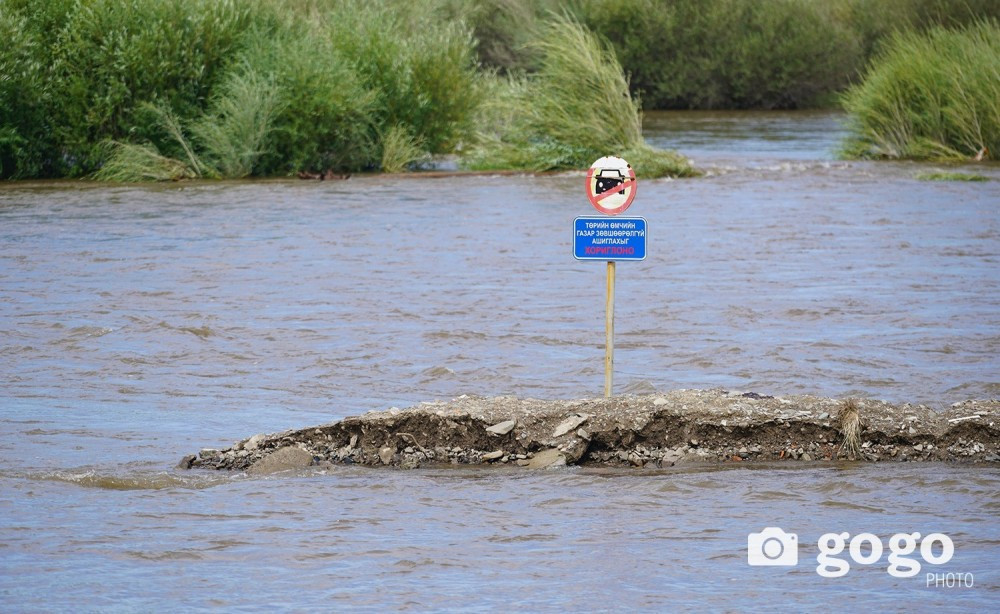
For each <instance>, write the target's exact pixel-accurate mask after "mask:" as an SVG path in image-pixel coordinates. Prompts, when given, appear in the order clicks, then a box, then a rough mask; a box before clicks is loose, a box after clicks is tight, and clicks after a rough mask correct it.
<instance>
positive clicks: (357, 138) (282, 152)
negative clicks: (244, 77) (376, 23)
mask: <svg viewBox="0 0 1000 614" xmlns="http://www.w3.org/2000/svg"><path fill="white" fill-rule="evenodd" d="M240 61H241V62H242V63H243V64H244V65H245V66H251V67H253V68H254V69H255V70H257V71H259V72H260V73H262V74H266V75H271V77H272V78H273V80H274V84H275V86H276V87H277V91H278V100H279V105H278V111H277V112H276V113H275V116H274V121H273V126H272V127H273V131H272V132H271V133H270V136H269V138H268V139H267V141H266V147H265V151H264V153H263V155H262V156H261V159H260V161H259V164H258V167H257V174H261V175H288V174H291V173H294V172H296V171H302V170H310V171H324V170H326V169H330V168H333V169H338V170H352V171H356V170H363V169H370V168H374V167H377V161H378V151H377V140H376V133H375V130H374V127H373V116H372V115H373V110H374V101H375V93H374V92H372V91H371V90H370V89H369V88H368V87H367V86H366V84H365V83H364V82H363V81H362V79H361V78H360V77H359V76H358V74H357V71H356V70H355V68H354V64H353V61H352V59H350V58H347V57H345V56H344V55H343V54H342V53H341V52H340V51H339V50H338V49H337V48H336V46H335V45H334V36H333V34H332V33H331V32H330V31H329V29H328V28H327V27H325V25H323V24H321V23H318V22H317V21H316V20H315V19H309V18H306V16H304V15H302V14H294V15H291V16H289V17H288V18H287V19H286V18H282V19H281V20H279V22H278V23H275V24H273V25H272V26H271V27H270V28H263V27H262V28H261V29H260V30H257V31H254V32H253V33H252V34H251V35H250V36H249V40H248V44H247V46H246V49H245V51H244V52H243V54H242V55H241V60H240Z"/></svg>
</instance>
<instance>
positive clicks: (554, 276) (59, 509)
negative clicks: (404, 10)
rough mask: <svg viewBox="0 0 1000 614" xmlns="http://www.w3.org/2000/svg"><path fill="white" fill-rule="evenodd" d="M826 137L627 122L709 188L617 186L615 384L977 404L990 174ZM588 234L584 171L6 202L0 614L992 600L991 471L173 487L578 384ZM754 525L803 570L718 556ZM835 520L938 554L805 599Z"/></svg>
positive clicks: (998, 278) (403, 475) (54, 193)
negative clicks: (263, 450)
mask: <svg viewBox="0 0 1000 614" xmlns="http://www.w3.org/2000/svg"><path fill="white" fill-rule="evenodd" d="M840 120H841V118H840V117H839V116H837V115H834V114H828V113H807V114H759V113H758V114H753V113H751V114H704V113H692V114H688V113H680V114H651V115H649V116H647V118H646V125H647V136H648V137H649V138H650V140H651V141H653V142H654V143H656V144H659V145H662V146H674V147H678V148H680V149H681V150H683V151H685V152H686V153H687V154H688V155H690V156H692V157H693V158H694V159H695V161H696V162H697V163H698V164H699V165H700V166H702V167H703V168H709V169H710V173H709V176H708V177H706V178H702V179H697V180H684V181H667V180H656V181H642V178H641V177H640V184H639V191H638V196H637V198H636V201H635V204H634V205H633V206H632V208H631V209H630V210H629V212H628V213H629V214H634V215H641V216H644V217H645V218H646V219H647V220H648V223H649V232H650V243H649V257H648V258H647V260H645V261H643V262H640V263H623V264H621V265H619V267H618V288H617V299H618V301H617V320H616V328H617V335H616V347H617V352H616V363H617V364H616V367H617V368H616V392H618V393H620V394H621V393H629V392H632V393H645V392H651V391H654V390H670V389H674V388H711V387H724V388H727V389H739V390H753V391H758V392H762V393H766V394H778V395H780V394H795V393H813V394H820V395H826V396H848V395H855V396H868V397H875V398H882V399H887V400H891V401H912V402H919V403H924V404H927V405H930V406H932V407H935V408H943V407H946V406H947V405H949V404H951V403H953V402H956V401H959V400H963V399H966V398H990V397H996V396H997V395H998V392H1000V359H998V353H1000V332H998V331H1000V263H998V260H1000V169H998V167H996V166H990V165H977V166H972V167H969V168H966V169H962V170H967V171H971V172H978V173H981V174H985V175H987V176H989V177H991V178H992V179H993V181H990V182H986V183H935V182H923V181H918V180H917V179H916V178H915V175H916V174H917V173H919V172H921V171H926V170H931V169H935V168H937V167H936V166H934V165H924V164H911V163H886V164H875V163H857V162H842V161H838V160H836V159H835V157H834V153H833V152H834V149H835V147H836V145H837V141H838V139H839V137H840V135H841V134H842V132H841V130H842V129H841V127H840ZM592 212H593V211H592V209H591V208H590V206H589V204H588V203H587V201H586V198H585V196H584V192H583V176H582V174H581V175H560V176H551V177H467V178H442V179H421V180H415V179H408V178H400V177H391V178H386V177H355V178H352V179H350V180H348V181H343V182H299V181H267V182H233V183H208V184H181V185H169V186H138V187H122V186H101V185H94V184H80V183H62V182H56V183H42V184H8V185H3V186H0V403H2V407H3V411H2V413H0V425H2V426H0V463H2V464H0V519H2V520H0V606H2V608H3V610H5V611H38V610H55V611H59V610H68V609H83V610H108V609H110V610H125V611H132V610H149V609H207V608H227V609H233V610H257V609H263V608H264V607H266V606H269V605H273V606H278V607H282V608H301V609H324V610H328V609H347V608H355V609H356V608H360V609H374V608H382V607H394V608H402V609H412V610H427V609H433V610H448V609H452V610H468V609H487V608H504V607H506V608H509V607H511V606H513V607H522V608H532V609H546V610H552V609H566V608H575V609H593V608H598V609H612V608H615V609H618V608H630V609H644V610H662V609H666V608H677V607H688V606H690V607H696V606H697V607H705V608H708V609H712V610H715V609H744V608H753V607H760V606H761V604H768V605H785V606H786V607H792V608H795V609H815V608H817V607H826V606H828V605H829V604H830V603H836V604H838V605H851V604H858V605H861V604H872V603H874V604H875V605H876V606H881V607H885V608H898V607H903V605H904V604H905V605H912V606H926V607H935V606H936V607H944V608H969V607H982V606H992V605H994V604H995V603H996V601H997V599H998V597H1000V563H998V561H1000V556H998V555H1000V526H998V521H997V517H998V514H1000V472H998V470H997V469H996V468H986V469H984V468H981V467H980V468H975V467H964V466H952V465H908V464H895V465H885V464H878V465H872V466H831V465H816V466H812V467H804V468H803V467H796V468H795V469H793V470H788V469H787V468H786V467H783V466H779V467H770V466H763V467H759V468H754V469H725V470H723V469H720V468H718V467H715V466H704V467H686V468H684V469H678V470H671V471H644V472H638V473H637V472H633V471H607V470H597V469H581V468H571V469H565V470H561V471H548V472H542V473H526V472H521V471H507V470H499V471H483V470H478V469H467V468H458V469H454V470H423V469H421V470H417V471H412V472H400V471H392V470H371V469H362V468H352V467H345V468H336V469H334V470H331V471H325V472H313V473H306V474H301V475H296V476H285V477H271V478H248V477H246V476H242V475H221V474H215V473H206V472H185V473H181V472H177V471H175V470H173V469H172V468H171V467H172V466H173V464H174V463H176V461H177V460H178V459H179V457H180V456H181V455H182V454H185V453H187V452H189V451H191V450H196V449H198V448H200V447H203V446H213V447H219V446H226V445H228V444H229V443H231V442H232V441H233V440H235V439H238V438H243V437H246V436H248V435H251V434H253V433H257V432H270V431H277V430H283V429H286V428H291V427H300V426H306V425H310V424H317V423H321V422H325V421H329V420H334V419H337V418H340V417H343V416H346V415H351V414H357V413H361V412H364V411H367V410H369V409H383V408H386V407H390V406H400V407H402V406H406V405H412V404H415V403H418V402H420V401H425V400H434V399H449V398H453V397H456V396H459V395H461V394H465V393H469V394H482V395H497V394H514V395H519V396H530V397H537V398H579V397H586V396H597V395H599V394H601V391H602V385H603V379H602V356H603V328H602V327H603V319H604V312H603V309H604V298H603V287H604V267H603V265H602V264H600V263H592V262H577V261H575V260H573V258H572V253H571V247H570V239H571V235H570V230H571V226H572V221H573V218H574V217H576V216H578V215H589V214H591V213H592ZM768 526H777V527H781V528H783V529H785V530H787V531H790V532H794V533H797V534H798V536H799V541H800V544H801V545H800V548H799V550H800V552H799V564H798V565H797V566H795V567H757V566H754V567H751V566H748V564H747V535H748V534H749V533H751V532H758V531H760V530H761V529H763V528H764V527H768ZM841 531H847V532H849V533H850V534H851V535H855V534H858V533H861V532H866V531H867V532H871V533H874V534H876V535H878V536H880V537H881V538H882V540H883V542H884V543H885V544H886V554H888V550H889V547H888V540H889V537H890V536H891V535H892V534H894V533H896V532H904V531H905V532H913V531H918V532H921V533H922V534H924V535H926V534H928V533H931V532H935V531H938V532H944V533H947V534H948V535H949V536H951V538H952V539H953V540H954V543H955V556H954V558H953V559H952V561H950V562H949V563H947V564H944V565H940V566H928V565H925V569H923V570H922V571H921V573H919V574H918V575H917V576H916V577H913V578H894V577H893V576H891V575H889V574H888V573H887V571H886V568H887V563H886V556H883V557H882V559H881V560H880V561H879V562H878V563H876V564H873V565H868V566H861V565H857V564H854V563H852V567H851V571H850V572H849V574H848V575H847V576H846V577H844V578H840V579H836V580H833V579H826V578H822V577H820V576H819V575H817V573H816V572H815V568H816V555H817V540H818V539H819V536H820V535H821V534H823V533H827V532H841ZM927 571H931V572H936V573H942V574H944V573H952V574H973V578H974V580H973V582H974V585H973V586H971V587H968V586H952V587H947V586H939V587H934V586H933V584H932V586H930V587H927V586H926V582H927V580H926V577H925V572H927ZM963 577H966V576H963ZM831 600H834V601H831Z"/></svg>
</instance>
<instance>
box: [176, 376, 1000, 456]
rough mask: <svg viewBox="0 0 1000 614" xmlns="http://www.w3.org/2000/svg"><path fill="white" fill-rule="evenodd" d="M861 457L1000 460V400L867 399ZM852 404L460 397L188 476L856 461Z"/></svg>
mask: <svg viewBox="0 0 1000 614" xmlns="http://www.w3.org/2000/svg"><path fill="white" fill-rule="evenodd" d="M855 401H856V403H857V406H858V409H859V413H860V417H861V426H862V431H861V437H862V440H861V447H860V449H861V456H862V458H860V459H857V460H865V461H871V462H877V461H894V462H902V461H955V462H971V463H982V462H987V463H997V462H1000V401H997V400H989V401H975V400H970V401H963V402H961V403H955V404H954V405H952V406H951V407H950V408H948V409H947V410H946V411H944V412H940V411H935V410H933V409H931V408H929V407H926V406H923V405H911V404H908V403H904V404H892V403H887V402H885V401H877V400H868V399H856V400H855ZM843 404H844V402H843V401H842V400H838V399H830V398H821V397H815V396H805V395H803V396H789V397H784V398H778V397H772V396H767V395H761V394H757V393H753V392H739V391H726V390H675V391H672V392H668V393H662V394H651V395H643V396H620V397H614V398H611V399H603V398H602V399H583V400H574V401H567V400H556V401H542V400H537V399H518V398H515V397H493V398H485V397H473V396H465V395H463V396H461V397H459V398H456V399H453V400H452V401H449V402H443V401H435V402H424V403H421V404H419V405H417V406H415V407H411V408H408V409H397V408H390V409H388V410H386V411H375V412H368V413H366V414H364V415H361V416H354V417H349V418H345V419H343V420H340V421H337V422H333V423H330V424H325V425H320V426H314V427H309V428H304V429H299V430H291V431H285V432H282V433H274V434H269V435H263V434H260V435H254V436H252V437H249V438H248V439H244V440H242V441H238V442H236V443H235V444H233V446H231V447H229V448H226V449H224V450H215V449H208V448H206V449H203V450H201V452H200V453H199V454H197V455H190V456H185V457H184V458H183V459H182V460H181V463H180V465H179V466H180V467H182V468H193V467H202V468H212V469H226V470H234V471H247V472H248V473H251V474H266V473H274V472H277V471H282V470H287V469H296V468H302V467H306V466H320V467H330V466H333V465H335V464H351V463H358V464H362V465H372V466H394V467H401V468H415V467H420V466H433V465H435V464H499V465H512V466H520V467H525V468H529V469H538V468H547V467H555V466H563V465H605V466H622V467H634V468H642V467H669V466H672V465H675V464H680V463H694V462H702V463H706V462H713V463H717V462H723V463H754V462H764V461H768V462H770V461H782V462H783V461H806V462H810V461H812V462H829V461H835V460H845V459H844V455H842V454H840V445H841V443H842V441H841V439H842V436H841V433H840V431H839V428H838V421H837V416H838V412H839V411H840V409H841V407H842V406H843Z"/></svg>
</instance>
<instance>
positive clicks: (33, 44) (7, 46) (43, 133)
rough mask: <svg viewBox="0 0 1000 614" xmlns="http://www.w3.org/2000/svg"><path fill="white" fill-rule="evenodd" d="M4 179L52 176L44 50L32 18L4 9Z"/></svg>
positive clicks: (0, 146)
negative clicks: (32, 23)
mask: <svg viewBox="0 0 1000 614" xmlns="http://www.w3.org/2000/svg"><path fill="white" fill-rule="evenodd" d="M0 39H2V40H3V41H5V42H4V43H3V45H0V178H4V179H6V178H9V177H14V178H17V177H33V176H39V175H45V174H48V173H49V167H50V166H51V156H52V147H53V145H52V143H51V141H50V139H49V133H50V124H49V120H48V116H47V114H46V112H45V107H46V100H47V98H48V97H49V93H50V92H49V90H48V86H47V76H46V64H45V53H44V46H43V45H42V43H41V42H40V41H39V40H38V37H37V36H36V35H35V33H34V32H32V31H31V30H30V29H29V27H28V20H27V19H25V18H24V17H21V16H19V15H17V14H16V13H12V12H8V11H6V10H4V8H3V6H2V5H0Z"/></svg>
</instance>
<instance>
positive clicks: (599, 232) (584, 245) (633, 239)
mask: <svg viewBox="0 0 1000 614" xmlns="http://www.w3.org/2000/svg"><path fill="white" fill-rule="evenodd" d="M573 256H574V257H575V258H576V259H577V260H643V259H645V258H646V219H645V218H641V217H616V218H607V217H578V218H576V219H575V220H573Z"/></svg>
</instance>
